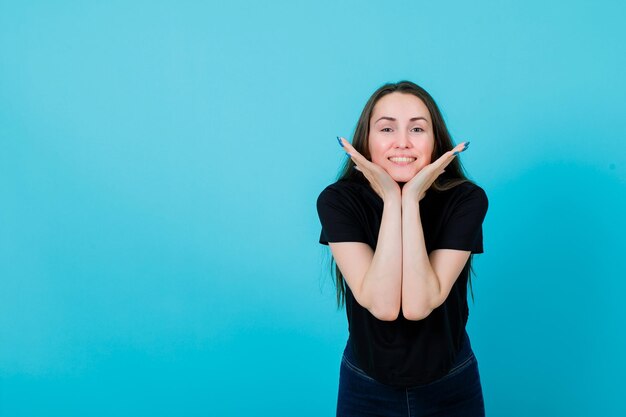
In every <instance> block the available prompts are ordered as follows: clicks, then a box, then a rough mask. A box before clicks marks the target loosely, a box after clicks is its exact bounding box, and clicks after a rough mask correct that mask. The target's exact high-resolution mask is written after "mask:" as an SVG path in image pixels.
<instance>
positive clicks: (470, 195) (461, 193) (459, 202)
mask: <svg viewBox="0 0 626 417" xmlns="http://www.w3.org/2000/svg"><path fill="white" fill-rule="evenodd" d="M440 195H441V198H442V199H443V200H444V201H445V203H444V204H446V205H451V206H475V207H478V208H482V209H483V210H485V211H486V210H487V207H488V206H489V198H488V197H487V193H486V192H485V190H484V189H483V188H482V187H481V186H480V185H478V184H476V183H474V182H472V181H465V182H462V183H460V184H458V185H456V186H454V187H452V188H451V189H449V190H446V191H443V192H441V193H440Z"/></svg>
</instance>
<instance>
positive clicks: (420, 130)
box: [413, 127, 424, 132]
mask: <svg viewBox="0 0 626 417" xmlns="http://www.w3.org/2000/svg"><path fill="white" fill-rule="evenodd" d="M413 129H419V130H418V132H423V131H424V129H422V128H421V127H414V128H413Z"/></svg>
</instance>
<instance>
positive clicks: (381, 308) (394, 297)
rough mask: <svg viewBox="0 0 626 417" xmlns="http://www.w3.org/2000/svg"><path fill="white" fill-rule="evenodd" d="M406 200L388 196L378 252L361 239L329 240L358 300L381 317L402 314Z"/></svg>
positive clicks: (388, 318) (386, 318)
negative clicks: (333, 241) (346, 240)
mask: <svg viewBox="0 0 626 417" xmlns="http://www.w3.org/2000/svg"><path fill="white" fill-rule="evenodd" d="M401 208H402V203H401V200H400V198H398V197H397V196H393V197H389V198H386V199H385V203H384V208H383V214H382V220H381V224H380V230H379V233H378V242H377V244H376V251H372V248H371V247H370V246H369V245H367V244H365V243H360V242H342V243H329V245H330V248H331V251H332V253H333V257H334V258H335V261H336V262H337V265H338V266H339V269H340V270H341V272H342V274H343V275H344V278H345V280H346V283H347V284H348V286H349V287H350V290H351V291H352V293H353V294H354V297H355V298H356V300H357V302H358V303H359V304H360V305H362V306H363V307H365V308H367V309H368V310H369V311H370V312H371V313H372V315H374V317H376V318H378V319H379V320H386V321H392V320H395V319H396V318H398V315H399V314H400V303H401V287H402V224H401V222H402V215H401Z"/></svg>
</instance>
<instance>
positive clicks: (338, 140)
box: [337, 136, 344, 148]
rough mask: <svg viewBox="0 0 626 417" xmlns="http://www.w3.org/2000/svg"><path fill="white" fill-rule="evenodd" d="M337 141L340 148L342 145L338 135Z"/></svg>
mask: <svg viewBox="0 0 626 417" xmlns="http://www.w3.org/2000/svg"><path fill="white" fill-rule="evenodd" d="M337 142H339V146H341V147H342V148H343V147H344V146H343V143H341V138H340V137H339V136H337Z"/></svg>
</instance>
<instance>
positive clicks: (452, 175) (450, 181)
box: [330, 81, 474, 309]
mask: <svg viewBox="0 0 626 417" xmlns="http://www.w3.org/2000/svg"><path fill="white" fill-rule="evenodd" d="M393 92H398V93H404V94H413V95H414V96H416V97H417V98H419V99H420V100H422V102H423V103H424V104H425V105H426V107H427V108H428V111H429V112H430V117H431V119H432V125H433V130H434V136H435V146H434V148H433V153H432V155H431V157H430V160H431V161H436V160H437V159H438V158H439V157H440V156H441V155H443V154H444V153H446V152H448V151H449V150H451V149H453V148H454V144H453V143H452V138H451V137H450V133H449V132H448V127H447V126H446V123H445V121H444V120H443V117H442V116H441V112H440V111H439V107H438V106H437V103H435V100H434V99H433V98H432V97H431V95H430V94H428V92H427V91H426V90H424V89H423V88H422V87H420V86H418V85H417V84H415V83H413V82H411V81H400V82H397V83H388V84H385V85H383V86H382V87H380V88H378V90H376V91H375V92H374V94H372V96H371V97H370V98H369V100H368V101H367V103H366V104H365V108H363V111H362V112H361V116H360V117H359V120H358V122H357V124H356V129H355V130H354V135H353V138H352V142H351V143H352V146H353V147H354V148H355V149H356V150H357V151H358V152H359V153H360V154H361V155H363V156H364V157H366V158H367V159H368V160H370V161H371V160H372V158H371V155H370V152H369V132H370V119H371V117H372V112H373V111H374V106H375V105H376V103H377V102H378V100H380V99H381V98H382V97H384V96H386V95H387V94H390V93H393ZM353 168H354V162H353V161H352V159H350V158H347V159H346V161H345V162H344V165H343V167H342V168H341V169H340V171H339V174H338V175H337V181H338V180H351V181H359V182H365V183H366V184H369V182H368V181H367V179H366V178H365V176H364V175H363V174H362V173H361V172H360V171H357V170H356V169H353ZM464 182H472V181H470V180H469V179H468V178H467V176H466V174H465V169H464V168H463V165H462V164H461V160H460V159H459V157H458V156H457V157H456V158H454V159H453V160H452V162H451V163H450V164H449V165H448V166H446V172H444V173H443V174H441V175H440V176H439V177H438V178H437V179H436V180H435V182H434V183H433V185H432V186H431V189H432V190H434V191H435V192H441V191H445V190H449V189H451V188H453V187H456V186H457V185H459V184H461V183H464ZM473 256H474V255H473V254H471V255H470V258H469V267H470V275H469V286H470V291H471V293H472V301H474V291H473V289H472V273H474V271H473V269H472V257H473ZM330 270H331V275H333V272H334V276H335V288H336V290H337V309H340V308H341V307H342V306H343V305H344V304H345V300H346V289H345V285H346V284H345V280H344V279H343V274H342V273H341V271H340V270H339V267H338V266H337V264H336V262H335V259H334V258H333V257H332V256H331V263H330Z"/></svg>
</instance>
